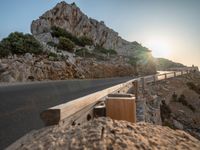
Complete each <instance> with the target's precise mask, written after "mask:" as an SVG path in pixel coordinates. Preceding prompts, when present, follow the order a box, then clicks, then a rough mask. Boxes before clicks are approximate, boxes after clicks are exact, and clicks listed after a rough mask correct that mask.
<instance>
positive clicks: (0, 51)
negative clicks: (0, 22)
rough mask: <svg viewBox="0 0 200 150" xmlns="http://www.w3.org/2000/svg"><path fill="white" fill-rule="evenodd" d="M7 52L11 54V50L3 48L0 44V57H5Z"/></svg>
mask: <svg viewBox="0 0 200 150" xmlns="http://www.w3.org/2000/svg"><path fill="white" fill-rule="evenodd" d="M9 54H11V51H9V50H8V49H6V48H4V47H3V46H2V45H1V44H0V57H7V56H8V55H9Z"/></svg>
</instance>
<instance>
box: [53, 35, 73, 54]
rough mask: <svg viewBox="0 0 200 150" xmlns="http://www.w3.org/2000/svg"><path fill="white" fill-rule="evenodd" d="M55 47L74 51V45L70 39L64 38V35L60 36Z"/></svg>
mask: <svg viewBox="0 0 200 150" xmlns="http://www.w3.org/2000/svg"><path fill="white" fill-rule="evenodd" d="M57 47H58V48H59V49H62V50H66V51H69V52H74V51H73V49H74V47H75V45H74V43H73V42H72V41H71V40H70V39H68V38H65V37H60V38H59V43H58V46H57Z"/></svg>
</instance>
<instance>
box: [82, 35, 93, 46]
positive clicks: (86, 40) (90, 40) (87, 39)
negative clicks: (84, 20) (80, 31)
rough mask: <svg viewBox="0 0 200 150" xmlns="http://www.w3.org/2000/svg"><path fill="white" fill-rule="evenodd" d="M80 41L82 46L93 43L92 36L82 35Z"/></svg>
mask: <svg viewBox="0 0 200 150" xmlns="http://www.w3.org/2000/svg"><path fill="white" fill-rule="evenodd" d="M79 43H80V44H81V46H85V45H93V41H92V39H91V38H88V37H87V36H82V37H80V38H79Z"/></svg>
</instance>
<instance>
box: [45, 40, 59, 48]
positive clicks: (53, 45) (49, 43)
mask: <svg viewBox="0 0 200 150" xmlns="http://www.w3.org/2000/svg"><path fill="white" fill-rule="evenodd" d="M47 45H49V46H52V47H57V44H56V43H54V42H52V41H50V42H47Z"/></svg>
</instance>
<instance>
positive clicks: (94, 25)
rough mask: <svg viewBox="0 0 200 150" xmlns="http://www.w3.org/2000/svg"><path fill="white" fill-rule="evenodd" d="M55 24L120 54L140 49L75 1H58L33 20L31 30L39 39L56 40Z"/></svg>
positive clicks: (136, 44) (129, 53)
mask: <svg viewBox="0 0 200 150" xmlns="http://www.w3.org/2000/svg"><path fill="white" fill-rule="evenodd" d="M53 26H56V27H60V28H62V29H65V30H66V31H68V32H70V33H71V34H73V35H75V36H77V37H80V36H83V35H84V36H87V37H89V38H91V39H92V40H93V42H94V44H95V45H97V44H98V45H100V46H102V47H104V48H107V49H114V50H116V51H117V52H118V54H119V55H124V56H131V55H136V54H137V51H138V43H137V42H132V43H131V42H128V41H126V40H124V39H122V38H121V37H120V36H119V35H118V33H117V32H115V31H113V30H112V29H110V28H108V27H107V26H106V25H105V24H104V22H103V21H101V22H98V21H97V20H95V19H92V18H89V17H88V16H86V15H85V14H84V13H83V12H82V11H81V10H80V9H79V8H78V7H77V6H76V4H74V3H73V4H67V3H66V2H64V1H63V2H60V3H58V4H57V5H56V6H55V7H54V8H53V9H51V10H49V11H47V12H45V13H44V14H43V15H42V16H41V17H40V18H39V19H37V20H34V21H33V22H32V25H31V32H32V34H33V35H34V36H35V37H36V38H37V39H38V40H39V41H42V42H45V43H47V42H50V41H56V40H55V38H53V37H52V35H51V33H50V32H51V28H52V27H53ZM140 47H142V46H141V45H140ZM145 50H147V49H145ZM147 51H148V50H147Z"/></svg>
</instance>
